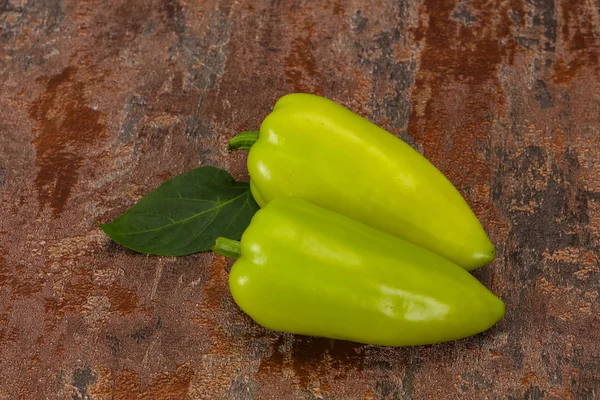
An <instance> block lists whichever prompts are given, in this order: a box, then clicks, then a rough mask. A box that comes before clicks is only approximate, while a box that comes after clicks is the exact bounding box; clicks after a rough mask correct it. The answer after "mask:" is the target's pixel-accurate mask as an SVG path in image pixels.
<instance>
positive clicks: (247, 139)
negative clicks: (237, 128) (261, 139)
mask: <svg viewBox="0 0 600 400" xmlns="http://www.w3.org/2000/svg"><path fill="white" fill-rule="evenodd" d="M259 134H260V131H246V132H242V133H238V134H237V135H235V136H234V137H232V138H231V139H229V150H250V148H251V147H252V145H253V144H254V143H255V142H256V141H257V140H258V135H259Z"/></svg>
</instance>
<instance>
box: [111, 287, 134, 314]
mask: <svg viewBox="0 0 600 400" xmlns="http://www.w3.org/2000/svg"><path fill="white" fill-rule="evenodd" d="M106 296H107V297H108V300H109V301H110V304H111V310H112V311H115V312H119V313H122V314H126V315H127V314H131V313H133V312H135V311H136V310H137V309H138V295H137V292H136V291H135V290H133V289H130V288H127V287H123V286H120V285H113V286H111V287H110V288H106Z"/></svg>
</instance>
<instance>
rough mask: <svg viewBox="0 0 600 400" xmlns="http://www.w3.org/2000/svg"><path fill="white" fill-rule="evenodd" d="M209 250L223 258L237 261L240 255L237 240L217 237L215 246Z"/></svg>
mask: <svg viewBox="0 0 600 400" xmlns="http://www.w3.org/2000/svg"><path fill="white" fill-rule="evenodd" d="M210 249H211V250H212V251H214V252H215V253H217V254H220V255H222V256H225V257H231V258H236V259H237V258H240V255H241V251H240V242H239V240H231V239H227V238H224V237H218V238H217V241H216V242H215V245H214V246H212V247H211V248H210Z"/></svg>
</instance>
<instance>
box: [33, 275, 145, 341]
mask: <svg viewBox="0 0 600 400" xmlns="http://www.w3.org/2000/svg"><path fill="white" fill-rule="evenodd" d="M96 292H97V293H100V294H104V295H105V296H106V297H107V298H108V299H109V301H110V303H111V311H112V312H117V313H121V314H125V315H129V314H132V313H133V312H135V311H139V310H143V309H140V308H139V307H138V302H139V299H138V295H137V292H136V290H135V289H131V288H127V287H123V286H121V285H119V284H115V283H110V284H106V285H98V284H97V283H95V282H94V277H93V271H92V269H91V268H89V267H88V268H84V267H74V268H72V270H71V272H70V274H69V275H68V277H67V278H66V282H64V286H63V288H62V290H60V293H59V294H57V295H56V297H50V298H46V299H45V300H44V306H45V310H46V325H47V329H48V330H54V328H55V327H56V325H57V323H58V322H59V321H60V320H61V319H63V318H64V316H65V315H66V314H69V313H70V314H74V313H78V312H81V311H82V310H84V309H85V307H86V305H87V303H88V299H89V297H90V296H91V295H92V294H94V293H96Z"/></svg>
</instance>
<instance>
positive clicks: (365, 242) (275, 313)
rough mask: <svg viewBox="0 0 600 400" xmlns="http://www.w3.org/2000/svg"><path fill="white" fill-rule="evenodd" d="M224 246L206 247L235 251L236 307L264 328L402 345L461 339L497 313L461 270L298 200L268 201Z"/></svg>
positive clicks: (496, 305)
mask: <svg viewBox="0 0 600 400" xmlns="http://www.w3.org/2000/svg"><path fill="white" fill-rule="evenodd" d="M220 239H221V238H220ZM220 239H219V240H220ZM219 240H218V241H217V246H215V247H221V250H223V248H225V249H226V248H227V243H225V245H224V244H223V243H221V244H220V245H219ZM225 241H226V242H230V243H233V246H232V247H235V244H236V243H237V244H238V245H239V249H238V250H234V251H233V252H229V253H228V252H227V251H219V249H216V248H213V249H214V250H215V251H216V252H219V253H221V254H232V255H233V254H235V253H236V252H239V254H238V255H239V258H238V260H237V261H236V262H235V264H234V265H233V267H232V269H231V272H230V275H229V287H230V290H231V293H232V295H233V298H234V300H235V302H236V303H237V304H238V305H239V307H240V308H241V309H242V310H243V311H244V312H245V313H247V314H248V315H250V317H252V318H253V319H254V320H255V321H256V322H257V323H259V324H260V325H262V326H264V327H267V328H270V329H273V330H277V331H283V332H290V333H295V334H303V335H310V336H320V337H327V338H332V339H344V340H350V341H355V342H359V343H367V344H375V345H384V346H410V345H423V344H432V343H439V342H445V341H449V340H454V339H459V338H464V337H467V336H470V335H473V334H476V333H478V332H482V331H484V330H486V329H488V328H489V327H491V326H492V325H494V324H495V323H496V322H497V321H498V320H499V319H500V318H502V316H503V315H504V303H503V302H502V301H501V300H500V299H498V298H497V297H496V296H494V295H493V294H492V293H491V292H490V291H488V290H487V289H486V288H485V287H484V286H483V285H482V284H481V283H479V282H478V281H477V280H476V279H475V278H474V277H473V276H471V274H469V273H468V272H467V271H465V270H464V269H463V268H460V267H459V266H457V265H455V264H453V263H452V262H450V261H448V260H447V259H445V258H442V257H440V256H438V255H436V254H434V253H432V252H430V251H428V250H425V249H423V248H421V247H418V246H416V245H414V244H412V243H409V242H407V241H405V240H403V239H401V238H398V237H395V236H392V235H389V234H386V233H384V232H381V231H378V230H375V229H373V228H371V227H368V226H366V225H364V224H362V223H360V222H358V221H355V220H352V219H350V218H348V217H345V216H343V215H340V214H337V213H334V212H332V211H329V210H326V209H324V208H321V207H318V206H316V205H314V204H312V203H309V202H307V201H305V200H301V199H298V198H290V197H287V198H286V197H283V198H279V199H276V200H273V201H271V202H270V203H269V204H268V205H266V206H265V207H264V208H263V209H261V210H259V211H258V212H257V213H256V214H255V216H254V217H253V219H252V221H251V223H250V226H249V227H248V228H247V230H246V231H245V232H244V234H243V235H242V239H241V244H240V242H235V241H228V240H226V239H225Z"/></svg>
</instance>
